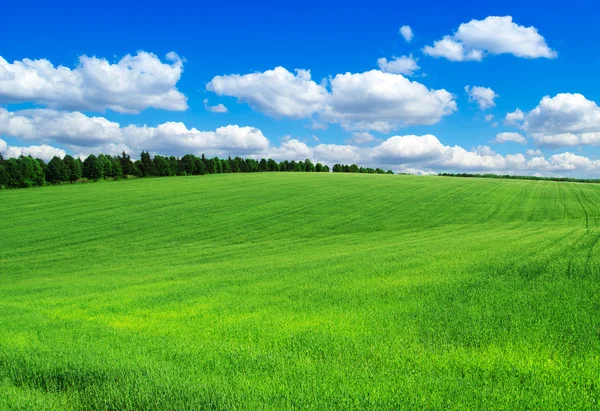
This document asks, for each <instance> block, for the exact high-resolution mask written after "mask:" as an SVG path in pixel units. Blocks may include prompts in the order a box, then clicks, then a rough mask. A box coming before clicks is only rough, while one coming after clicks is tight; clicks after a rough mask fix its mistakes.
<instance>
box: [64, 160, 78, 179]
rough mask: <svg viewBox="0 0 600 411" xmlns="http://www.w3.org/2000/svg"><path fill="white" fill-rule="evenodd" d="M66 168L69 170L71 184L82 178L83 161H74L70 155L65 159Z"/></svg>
mask: <svg viewBox="0 0 600 411" xmlns="http://www.w3.org/2000/svg"><path fill="white" fill-rule="evenodd" d="M63 163H64V164H65V167H67V169H68V170H69V182H71V183H74V182H75V181H77V180H79V179H80V178H81V160H79V159H74V158H73V157H71V156H70V155H68V154H67V155H66V156H65V158H63Z"/></svg>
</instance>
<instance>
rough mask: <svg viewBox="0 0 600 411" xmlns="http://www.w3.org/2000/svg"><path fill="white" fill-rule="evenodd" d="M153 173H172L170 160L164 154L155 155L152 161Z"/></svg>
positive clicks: (162, 175) (161, 174)
mask: <svg viewBox="0 0 600 411" xmlns="http://www.w3.org/2000/svg"><path fill="white" fill-rule="evenodd" d="M152 170H153V175H155V176H158V177H168V176H170V175H171V167H170V164H169V160H168V159H167V158H166V157H163V156H158V155H157V156H154V160H153V161H152Z"/></svg>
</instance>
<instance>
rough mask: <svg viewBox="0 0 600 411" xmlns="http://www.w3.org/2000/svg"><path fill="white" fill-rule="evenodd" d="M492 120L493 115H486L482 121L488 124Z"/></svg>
mask: <svg viewBox="0 0 600 411" xmlns="http://www.w3.org/2000/svg"><path fill="white" fill-rule="evenodd" d="M493 119H494V115H493V114H488V115H486V116H485V117H484V120H485V122H486V123H489V122H490V121H492V120H493Z"/></svg>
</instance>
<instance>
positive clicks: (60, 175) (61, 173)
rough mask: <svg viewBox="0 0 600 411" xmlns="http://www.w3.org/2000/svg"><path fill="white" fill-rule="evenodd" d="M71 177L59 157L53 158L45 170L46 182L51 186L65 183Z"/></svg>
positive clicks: (69, 171)
mask: <svg viewBox="0 0 600 411" xmlns="http://www.w3.org/2000/svg"><path fill="white" fill-rule="evenodd" d="M69 177H71V170H69V168H68V167H67V166H66V164H65V163H64V162H63V160H62V159H61V158H60V157H57V156H54V157H52V160H50V162H49V163H48V168H47V169H46V180H47V181H48V182H50V183H52V184H57V183H66V182H67V181H69Z"/></svg>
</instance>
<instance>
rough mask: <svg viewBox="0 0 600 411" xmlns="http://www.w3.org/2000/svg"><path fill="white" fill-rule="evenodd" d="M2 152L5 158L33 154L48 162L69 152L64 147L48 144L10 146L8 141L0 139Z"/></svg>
mask: <svg viewBox="0 0 600 411" xmlns="http://www.w3.org/2000/svg"><path fill="white" fill-rule="evenodd" d="M0 154H2V156H3V157H4V158H17V157H20V156H31V157H33V158H41V159H42V160H44V161H46V162H48V161H50V160H51V159H52V157H54V156H57V157H60V158H63V157H64V156H65V155H66V154H67V153H65V150H63V149H60V148H56V147H52V146H49V145H47V144H42V145H40V146H29V147H18V146H9V145H8V144H7V143H6V141H4V140H2V139H0Z"/></svg>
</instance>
